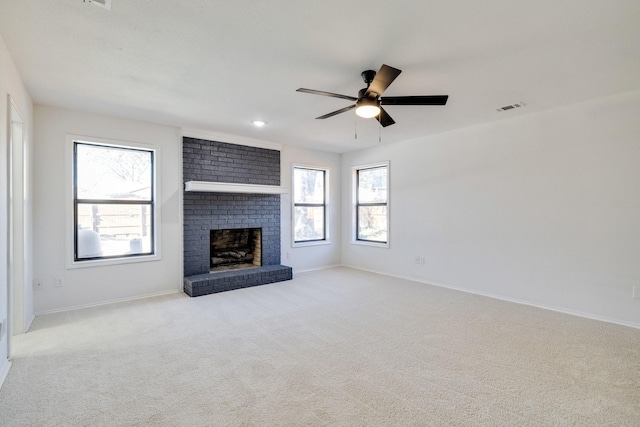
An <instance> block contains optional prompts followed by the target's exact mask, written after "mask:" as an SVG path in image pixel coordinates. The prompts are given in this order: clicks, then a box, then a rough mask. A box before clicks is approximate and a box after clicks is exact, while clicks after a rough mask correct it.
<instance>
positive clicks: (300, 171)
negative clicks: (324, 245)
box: [293, 167, 327, 243]
mask: <svg viewBox="0 0 640 427" xmlns="http://www.w3.org/2000/svg"><path fill="white" fill-rule="evenodd" d="M326 181H327V171H326V170H324V169H311V168H303V167H294V168H293V217H294V225H293V240H294V243H302V242H318V241H323V240H326V239H327V226H326V223H327V221H326V191H325V188H326V185H327V183H326Z"/></svg>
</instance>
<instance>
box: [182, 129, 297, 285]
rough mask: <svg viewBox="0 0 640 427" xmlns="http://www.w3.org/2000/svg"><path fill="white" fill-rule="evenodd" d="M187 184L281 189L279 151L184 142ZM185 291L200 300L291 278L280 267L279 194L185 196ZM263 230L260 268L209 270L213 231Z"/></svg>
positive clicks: (199, 193)
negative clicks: (225, 184)
mask: <svg viewBox="0 0 640 427" xmlns="http://www.w3.org/2000/svg"><path fill="white" fill-rule="evenodd" d="M183 180H184V182H185V183H186V182H190V181H199V182H212V183H215V182H223V183H225V182H226V183H236V184H251V185H257V186H258V187H260V186H279V185H280V152H279V151H277V150H269V149H264V148H258V147H249V146H243V145H236V144H228V143H222V142H217V141H207V140H203V139H196V138H189V137H185V138H183ZM183 226H184V233H183V236H184V255H183V260H184V262H183V265H184V276H185V277H184V281H183V282H184V291H185V293H187V294H188V295H189V296H200V295H206V294H209V293H215V292H222V291H227V290H231V289H238V288H244V287H248V286H256V285H262V284H266V283H273V282H279V281H283V280H290V279H291V278H292V270H291V267H288V266H284V265H281V264H280V238H281V237H280V194H260V193H255V194H254V193H231V192H216V191H198V190H196V191H194V190H193V189H191V190H190V191H185V192H184V193H183ZM221 229H260V230H261V237H260V242H261V251H260V258H261V266H255V267H253V268H239V269H225V271H211V270H212V265H211V259H210V258H212V256H211V230H221Z"/></svg>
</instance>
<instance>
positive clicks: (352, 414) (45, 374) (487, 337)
mask: <svg viewBox="0 0 640 427" xmlns="http://www.w3.org/2000/svg"><path fill="white" fill-rule="evenodd" d="M14 347H15V352H14V365H13V367H12V369H11V371H10V373H9V376H8V377H7V379H6V381H5V384H4V386H3V387H2V389H0V425H2V426H25V425H29V426H147V425H161V426H254V425H255V426H302V425H304V426H395V425H400V426H416V425H447V426H451V425H491V426H502V425H504V426H529V425H532V426H563V425H591V426H606V425H611V426H638V425H640V330H638V329H633V328H627V327H623V326H617V325H612V324H607V323H602V322H597V321H592V320H587V319H582V318H578V317H573V316H568V315H563V314H559V313H555V312H551V311H546V310H541V309H536V308H532V307H528V306H523V305H517V304H512V303H508V302H503V301H498V300H493V299H489V298H484V297H480V296H475V295H469V294H465V293H461V292H456V291H451V290H446V289H441V288H437V287H431V286H427V285H424V284H420V283H415V282H411V281H406V280H400V279H394V278H389V277H385V276H380V275H375V274H370V273H364V272H360V271H356V270H351V269H347V268H336V269H330V270H324V271H317V272H311V273H304V274H297V275H296V277H295V279H294V280H293V281H289V282H282V283H276V284H271V285H265V286H260V287H256V288H249V289H242V290H238V291H232V292H226V293H221V294H216V295H209V296H204V297H199V298H189V297H187V296H184V295H182V294H176V295H171V296H165V297H157V298H149V299H145V300H138V301H133V302H129V303H121V304H115V305H110V306H103V307H95V308H89V309H83V310H77V311H73V312H66V313H59V314H51V315H46V316H41V317H38V318H37V319H36V321H35V323H34V326H33V328H32V331H31V332H29V333H28V334H25V335H22V336H20V337H17V338H16V339H15V340H14Z"/></svg>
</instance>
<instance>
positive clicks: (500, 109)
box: [496, 102, 526, 112]
mask: <svg viewBox="0 0 640 427" xmlns="http://www.w3.org/2000/svg"><path fill="white" fill-rule="evenodd" d="M525 105H526V104H525V103H524V102H518V103H517V104H511V105H505V106H504V107H500V108H496V111H499V112H503V111H509V110H513V109H514V108H520V107H524V106H525Z"/></svg>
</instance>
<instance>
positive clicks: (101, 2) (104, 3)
mask: <svg viewBox="0 0 640 427" xmlns="http://www.w3.org/2000/svg"><path fill="white" fill-rule="evenodd" d="M84 2H85V3H91V4H94V5H96V6H100V7H102V8H104V9H107V10H111V0H84Z"/></svg>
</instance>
